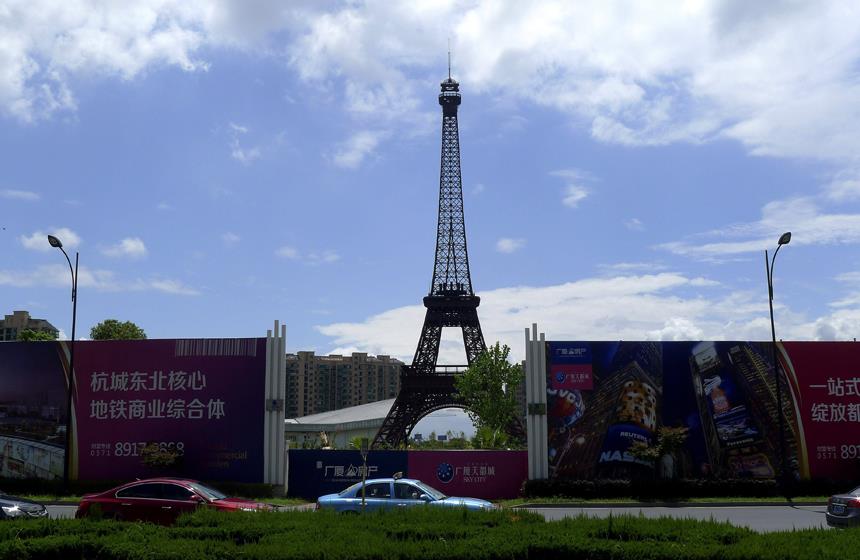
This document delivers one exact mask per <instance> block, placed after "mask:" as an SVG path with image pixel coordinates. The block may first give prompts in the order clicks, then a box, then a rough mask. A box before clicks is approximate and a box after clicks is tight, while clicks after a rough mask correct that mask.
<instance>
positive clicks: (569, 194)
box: [561, 185, 588, 208]
mask: <svg viewBox="0 0 860 560" xmlns="http://www.w3.org/2000/svg"><path fill="white" fill-rule="evenodd" d="M587 196H588V189H586V188H585V187H579V186H576V185H568V186H566V187H565V188H564V197H562V199H561V201H562V203H564V205H565V206H569V207H571V208H576V207H577V206H579V203H580V202H581V201H582V200H584V199H585V197H587Z"/></svg>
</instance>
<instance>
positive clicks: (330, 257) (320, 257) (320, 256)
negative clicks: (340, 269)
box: [305, 250, 340, 265]
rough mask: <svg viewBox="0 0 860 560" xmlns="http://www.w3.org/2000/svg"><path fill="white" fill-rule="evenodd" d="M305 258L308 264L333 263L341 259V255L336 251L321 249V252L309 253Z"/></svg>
mask: <svg viewBox="0 0 860 560" xmlns="http://www.w3.org/2000/svg"><path fill="white" fill-rule="evenodd" d="M305 260H306V262H307V263H308V264H312V265H318V264H331V263H334V262H337V261H339V260H340V255H338V254H337V253H336V252H334V251H330V250H329V251H321V252H319V253H309V254H308V255H307V256H306V257H305Z"/></svg>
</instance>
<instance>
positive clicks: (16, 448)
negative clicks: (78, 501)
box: [0, 342, 67, 479]
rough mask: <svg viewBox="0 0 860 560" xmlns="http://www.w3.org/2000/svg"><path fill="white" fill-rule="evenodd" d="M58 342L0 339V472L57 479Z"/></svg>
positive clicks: (61, 402) (62, 395)
mask: <svg viewBox="0 0 860 560" xmlns="http://www.w3.org/2000/svg"><path fill="white" fill-rule="evenodd" d="M62 348H63V347H62V346H61V345H60V344H58V343H56V342H22V343H14V342H0V477H2V478H42V479H59V478H62V476H63V460H64V457H65V443H66V425H67V421H66V381H65V378H64V371H65V369H64V366H63V364H64V363H65V355H64V354H63V352H62Z"/></svg>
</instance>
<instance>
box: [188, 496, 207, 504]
mask: <svg viewBox="0 0 860 560" xmlns="http://www.w3.org/2000/svg"><path fill="white" fill-rule="evenodd" d="M188 499H189V500H191V501H192V502H194V503H195V504H205V503H206V498H204V497H203V496H198V495H197V494H192V495H191V497H189V498H188Z"/></svg>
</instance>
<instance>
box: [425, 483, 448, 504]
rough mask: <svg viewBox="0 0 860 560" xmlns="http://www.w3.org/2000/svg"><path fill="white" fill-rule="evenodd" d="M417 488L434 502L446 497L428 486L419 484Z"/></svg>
mask: <svg viewBox="0 0 860 560" xmlns="http://www.w3.org/2000/svg"><path fill="white" fill-rule="evenodd" d="M418 487H419V488H421V490H423V491H424V493H425V494H427V495H428V496H430V497H431V498H433V499H434V500H444V499H445V498H447V497H448V496H446V495H445V494H443V493H442V492H440V491H438V490H436V489H435V488H433V487H432V486H430V485H429V484H425V483H423V482H419V483H418Z"/></svg>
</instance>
